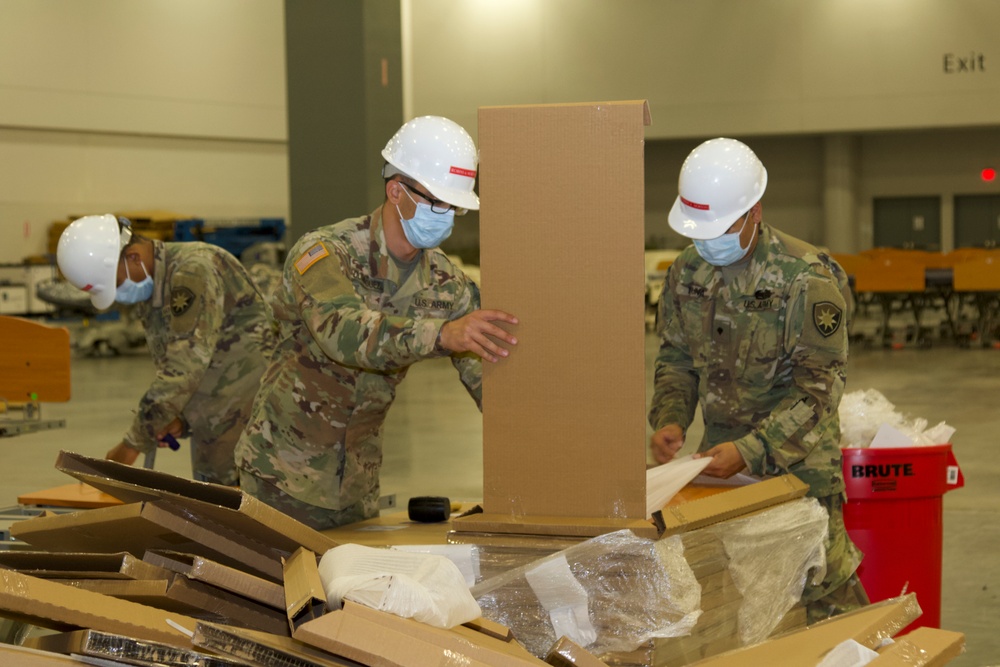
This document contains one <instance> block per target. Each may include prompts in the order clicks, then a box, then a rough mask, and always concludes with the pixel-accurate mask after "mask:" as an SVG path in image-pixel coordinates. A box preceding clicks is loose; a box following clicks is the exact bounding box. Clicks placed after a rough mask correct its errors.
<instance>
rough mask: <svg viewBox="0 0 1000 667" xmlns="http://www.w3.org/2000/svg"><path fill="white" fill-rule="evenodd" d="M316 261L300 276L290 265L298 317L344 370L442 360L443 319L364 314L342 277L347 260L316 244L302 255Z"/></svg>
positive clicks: (369, 310) (333, 247) (389, 368)
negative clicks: (440, 335) (440, 336)
mask: <svg viewBox="0 0 1000 667" xmlns="http://www.w3.org/2000/svg"><path fill="white" fill-rule="evenodd" d="M310 252H316V253H317V256H319V259H317V260H315V261H313V262H312V263H310V264H309V265H308V267H307V268H306V269H305V270H304V271H299V270H298V269H297V268H296V267H295V264H297V262H296V263H289V265H288V267H287V268H286V273H285V278H286V281H288V282H290V286H291V288H292V293H293V295H294V298H295V301H296V302H297V303H298V309H299V316H300V317H301V318H302V321H303V322H304V323H305V325H306V327H308V329H309V332H310V333H311V334H312V337H313V338H314V339H315V340H316V342H317V343H318V344H319V346H320V348H321V349H322V350H323V352H324V353H325V354H326V355H327V356H328V357H330V358H331V359H333V360H334V361H336V362H337V363H339V364H343V365H344V366H352V367H355V368H365V369H369V370H378V371H394V370H398V369H400V368H404V367H406V366H409V365H411V364H413V363H414V362H416V361H420V360H421V359H429V358H433V357H441V356H444V355H445V354H446V351H445V350H444V349H442V348H440V347H439V346H438V345H437V338H438V333H439V332H440V331H441V327H442V326H443V325H444V323H445V320H443V319H431V318H427V319H422V320H415V319H411V318H408V317H401V316H394V315H387V314H386V313H383V312H381V311H379V310H375V309H372V308H369V307H368V306H367V304H366V303H365V301H364V299H363V298H362V297H361V296H360V295H359V294H358V291H357V289H356V287H355V285H354V282H353V281H352V280H351V278H349V277H348V275H347V273H346V267H347V266H349V265H350V259H349V257H348V256H347V252H346V250H344V249H343V248H341V247H339V246H338V245H335V244H332V243H329V242H326V241H318V242H317V243H316V244H315V245H313V246H312V247H311V248H309V249H308V250H307V251H306V253H307V254H308V253H310Z"/></svg>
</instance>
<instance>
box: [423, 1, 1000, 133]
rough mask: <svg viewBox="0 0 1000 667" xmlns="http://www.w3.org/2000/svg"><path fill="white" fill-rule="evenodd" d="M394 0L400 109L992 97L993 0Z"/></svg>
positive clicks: (962, 121) (813, 107)
mask: <svg viewBox="0 0 1000 667" xmlns="http://www.w3.org/2000/svg"><path fill="white" fill-rule="evenodd" d="M404 2H410V4H411V5H412V11H411V15H412V35H411V41H412V46H411V47H410V58H411V60H412V62H410V63H409V67H410V68H411V70H412V72H413V78H414V85H413V88H412V109H411V111H412V113H413V115H420V114H424V113H440V114H443V115H450V116H452V117H454V118H455V120H456V121H458V122H460V123H462V124H463V125H465V126H466V127H467V129H469V130H470V131H473V128H474V127H475V121H476V118H475V115H476V111H475V110H476V108H477V107H478V106H482V105H505V104H523V103H550V102H584V101H601V100H619V99H648V100H649V102H650V108H651V110H652V116H653V124H652V126H651V127H650V128H649V130H648V132H647V136H648V137H649V138H677V137H702V136H715V135H719V134H728V135H754V134H785V133H821V132H845V131H852V132H853V131H870V130H881V129H900V128H926V127H962V126H969V125H980V124H995V123H996V122H997V113H996V109H997V108H1000V29H998V26H1000V3H998V2H996V1H995V0H810V1H809V2H802V1H801V0H698V1H697V2H692V1H691V0H420V1H419V2H414V1H413V0H404ZM947 54H951V56H952V57H951V61H950V62H951V64H952V69H953V70H954V71H953V72H951V73H946V72H945V67H944V62H945V60H944V59H945V57H946V55H947ZM979 56H982V65H983V66H982V67H980V66H979V65H978V63H979ZM959 58H964V59H965V60H966V62H965V65H966V68H965V70H963V71H959V70H960V69H961V64H960V63H959ZM421 82H425V83H424V85H421Z"/></svg>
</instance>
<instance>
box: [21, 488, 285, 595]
mask: <svg viewBox="0 0 1000 667" xmlns="http://www.w3.org/2000/svg"><path fill="white" fill-rule="evenodd" d="M195 519H196V520H197V522H195ZM10 534H11V535H12V536H13V537H16V538H17V539H19V540H22V541H24V542H27V543H28V544H31V545H32V546H36V547H40V548H43V549H50V550H52V551H60V550H69V551H84V552H86V551H93V552H99V551H101V550H107V551H120V550H125V551H128V552H129V553H131V554H133V555H135V556H138V557H140V558H141V557H142V555H143V554H144V553H145V552H146V550H147V549H160V550H176V551H185V552H188V553H195V554H199V555H203V556H208V557H210V558H214V559H216V560H219V561H220V562H223V563H226V564H227V565H230V566H232V567H237V568H242V569H249V570H252V571H254V572H256V573H257V574H261V575H263V576H266V577H269V578H270V579H271V580H273V581H281V558H282V557H283V555H284V554H283V552H281V551H279V550H277V549H274V548H272V547H270V546H268V545H266V544H264V543H262V542H259V541H257V540H256V539H253V538H252V537H251V536H248V535H247V534H245V533H241V532H238V531H237V530H235V529H233V528H231V527H229V526H226V525H223V524H216V523H214V522H213V521H210V520H208V519H206V518H205V517H195V516H194V515H193V514H192V513H191V512H190V511H188V510H187V509H186V508H184V507H181V506H178V505H175V504H174V502H173V500H172V499H163V500H158V501H155V502H135V503H129V504H127V505H119V506H117V507H103V508H99V509H93V510H83V511H80V512H72V513H69V514H57V515H50V516H38V517H34V518H31V519H27V520H25V521H18V522H17V523H15V524H13V525H12V526H11V527H10Z"/></svg>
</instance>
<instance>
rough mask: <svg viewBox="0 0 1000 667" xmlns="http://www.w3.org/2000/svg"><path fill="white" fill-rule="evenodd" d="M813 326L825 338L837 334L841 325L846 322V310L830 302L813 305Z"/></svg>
mask: <svg viewBox="0 0 1000 667" xmlns="http://www.w3.org/2000/svg"><path fill="white" fill-rule="evenodd" d="M812 315H813V317H812V319H813V324H814V325H815V327H816V330H817V331H819V333H820V335H821V336H823V337H824V338H829V337H830V336H832V335H833V334H835V333H837V330H838V329H839V328H840V323H841V322H843V320H844V309H843V308H841V307H840V306H838V305H836V304H834V303H830V302H829V301H820V302H819V303H815V304H813V313H812Z"/></svg>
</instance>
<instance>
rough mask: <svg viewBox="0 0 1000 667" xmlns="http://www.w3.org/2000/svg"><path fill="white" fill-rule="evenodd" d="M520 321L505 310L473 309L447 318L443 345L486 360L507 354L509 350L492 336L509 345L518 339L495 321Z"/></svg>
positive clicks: (443, 330)
mask: <svg viewBox="0 0 1000 667" xmlns="http://www.w3.org/2000/svg"><path fill="white" fill-rule="evenodd" d="M496 321H499V322H507V323H509V324H517V318H516V317H514V316H513V315H511V314H510V313H505V312H504V311H502V310H474V311H472V312H471V313H469V314H468V315H465V316H463V317H460V318H458V319H457V320H452V321H450V322H446V323H445V325H444V326H443V327H441V347H443V348H444V349H446V350H448V351H449V352H472V353H473V354H476V355H478V356H480V357H482V358H483V359H485V360H486V361H492V362H495V361H497V359H498V358H500V357H506V356H507V355H508V354H510V350H508V349H507V348H505V347H503V346H502V345H499V344H498V343H496V342H495V341H493V340H491V339H490V336H492V337H493V338H496V339H497V340H500V341H502V342H504V343H506V344H507V345H517V339H516V338H514V336H512V335H511V334H509V333H508V332H507V331H505V330H503V329H501V328H500V327H498V326H497V325H495V324H493V322H496Z"/></svg>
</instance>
